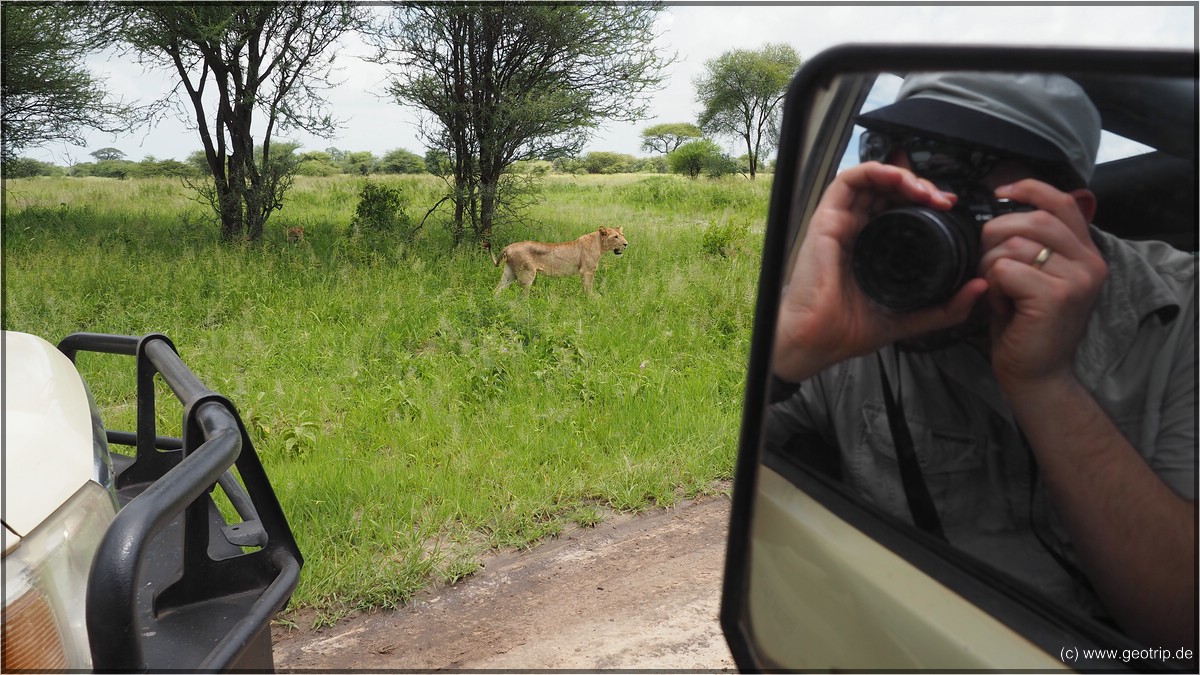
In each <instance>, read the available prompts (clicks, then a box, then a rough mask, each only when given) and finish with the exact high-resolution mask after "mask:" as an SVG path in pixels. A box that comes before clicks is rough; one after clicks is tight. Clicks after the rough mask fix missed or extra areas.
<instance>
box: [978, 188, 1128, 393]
mask: <svg viewBox="0 0 1200 675" xmlns="http://www.w3.org/2000/svg"><path fill="white" fill-rule="evenodd" d="M996 196H997V197H999V198H1007V199H1013V200H1015V201H1018V202H1021V203H1024V204H1029V205H1031V206H1034V207H1036V208H1037V209H1039V210H1037V211H1031V212H1025V213H1013V214H1007V215H1004V216H1001V217H998V218H995V219H993V220H991V221H989V222H988V223H986V224H985V225H984V227H983V233H982V237H981V243H982V249H983V251H984V253H983V256H982V258H981V261H980V265H979V274H980V276H981V277H983V278H984V279H986V280H987V283H988V294H987V297H988V301H989V304H990V307H991V314H992V316H991V321H990V325H991V330H992V336H991V337H992V351H991V355H992V367H993V368H994V369H995V372H996V377H997V379H998V380H999V381H1000V384H1001V385H1002V386H1003V387H1005V388H1006V390H1010V393H1012V391H1011V389H1014V388H1017V387H1024V386H1029V385H1036V384H1038V383H1039V382H1046V381H1048V380H1051V379H1060V380H1061V379H1062V378H1071V377H1073V376H1074V373H1073V370H1072V364H1073V362H1074V356H1075V349H1076V347H1077V346H1078V345H1079V343H1080V341H1081V340H1082V339H1083V335H1084V332H1085V330H1086V329H1087V323H1088V317H1089V316H1090V315H1091V312H1092V306H1093V305H1094V304H1095V300H1096V296H1097V295H1099V293H1100V289H1101V288H1102V287H1103V286H1104V280H1105V279H1106V278H1107V276H1108V267H1107V265H1106V264H1105V262H1104V258H1103V257H1102V256H1101V255H1100V251H1099V250H1098V249H1097V248H1096V245H1095V243H1093V242H1092V239H1091V236H1090V234H1089V233H1088V223H1089V222H1090V219H1091V215H1092V211H1093V210H1094V203H1095V202H1094V197H1092V195H1091V193H1090V192H1087V191H1086V190H1079V191H1076V192H1073V193H1063V192H1060V191H1058V190H1056V189H1055V188H1053V187H1051V186H1049V185H1046V184H1045V183H1041V182H1038V181H1035V180H1022V181H1018V182H1016V183H1013V184H1011V185H1006V186H1002V187H1000V188H998V189H997V190H996ZM1043 251H1046V252H1045V253H1044V252H1043ZM1039 254H1040V255H1042V257H1043V258H1044V260H1042V261H1039V259H1038V256H1039ZM1047 254H1048V256H1049V257H1046V255H1047Z"/></svg>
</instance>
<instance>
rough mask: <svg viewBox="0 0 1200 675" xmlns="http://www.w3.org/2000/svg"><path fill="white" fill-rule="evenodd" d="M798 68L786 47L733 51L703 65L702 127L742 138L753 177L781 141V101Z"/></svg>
mask: <svg viewBox="0 0 1200 675" xmlns="http://www.w3.org/2000/svg"><path fill="white" fill-rule="evenodd" d="M799 68H800V55H799V54H798V53H797V52H796V50H795V49H793V48H792V47H791V46H789V45H786V44H768V45H766V46H765V47H763V48H762V49H759V50H746V49H735V50H733V51H728V52H725V53H724V54H722V55H721V56H719V57H717V58H715V59H710V60H709V61H707V62H706V63H705V73H704V74H703V75H701V76H699V77H698V78H696V80H695V82H694V84H695V85H696V102H697V103H699V104H700V105H701V107H702V111H701V113H700V119H699V122H700V127H701V128H703V129H704V130H705V131H707V132H709V133H711V134H721V135H730V136H736V137H739V138H741V139H742V140H743V141H744V142H745V144H746V155H747V157H748V158H749V160H750V178H751V179H752V180H753V179H754V176H755V174H756V173H757V171H758V166H759V163H760V158H761V157H762V153H763V152H767V151H769V150H770V149H771V148H772V147H774V145H775V143H777V142H778V138H779V124H780V117H781V115H782V113H783V106H782V102H783V97H784V94H785V93H787V86H788V82H790V81H791V79H792V76H793V75H795V74H796V71H797V70H798V69H799Z"/></svg>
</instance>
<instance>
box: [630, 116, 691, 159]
mask: <svg viewBox="0 0 1200 675" xmlns="http://www.w3.org/2000/svg"><path fill="white" fill-rule="evenodd" d="M703 136H704V132H703V131H701V129H700V127H698V126H696V125H695V124H692V123H690V122H673V123H670V124H655V125H654V126H650V127H646V128H645V129H643V130H642V149H643V150H649V151H651V152H661V153H662V154H664V155H668V154H670V153H672V152H674V151H675V150H677V149H679V146H681V145H683V144H684V143H687V142H688V141H693V140H696V139H697V138H702V137H703Z"/></svg>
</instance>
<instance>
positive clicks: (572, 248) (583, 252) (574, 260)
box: [488, 227, 629, 295]
mask: <svg viewBox="0 0 1200 675" xmlns="http://www.w3.org/2000/svg"><path fill="white" fill-rule="evenodd" d="M621 229H622V228H620V227H618V228H617V229H615V230H613V229H609V228H607V227H602V228H600V229H599V230H596V231H595V232H588V233H587V234H585V235H583V236H582V237H580V238H578V239H576V240H575V241H566V242H561V243H554V244H545V243H542V242H540V241H519V242H516V243H515V244H509V245H508V246H505V247H504V248H503V249H501V251H500V257H498V258H497V257H496V254H495V253H492V262H493V263H495V264H496V267H499V266H500V263H502V262H503V263H504V276H502V277H500V284H499V285H497V286H496V293H499V292H500V291H503V290H504V289H506V288H508V287H509V286H510V285H512V282H513V281H519V282H520V283H521V287H522V291H523V292H524V293H528V292H529V287H530V286H532V285H533V278H534V277H536V276H537V273H538V272H541V273H542V274H545V275H547V276H551V277H566V276H571V275H573V274H578V275H580V276H582V277H583V292H584V293H587V294H589V295H590V294H591V292H592V279H593V278H594V277H595V276H596V268H597V267H598V266H599V265H600V256H601V255H603V254H604V252H605V251H612V252H613V254H615V255H621V254H622V253H624V252H625V247H626V246H628V245H629V242H627V241H625V235H624V234H623V233H622V232H621ZM488 251H489V252H490V251H491V248H490V247H489V248H488Z"/></svg>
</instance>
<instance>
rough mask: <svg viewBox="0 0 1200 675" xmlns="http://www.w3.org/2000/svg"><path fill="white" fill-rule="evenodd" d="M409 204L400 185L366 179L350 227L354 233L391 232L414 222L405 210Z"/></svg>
mask: <svg viewBox="0 0 1200 675" xmlns="http://www.w3.org/2000/svg"><path fill="white" fill-rule="evenodd" d="M407 206H408V197H406V196H405V195H404V192H403V191H401V190H400V188H399V187H391V186H388V185H382V184H380V183H375V182H373V181H366V182H365V183H363V186H362V189H361V190H359V193H358V205H357V206H355V207H354V216H353V217H351V219H350V229H351V231H352V232H354V233H361V232H364V231H370V232H391V231H393V230H396V229H399V228H402V227H407V226H409V225H411V224H412V220H411V219H410V218H409V217H408V214H407V213H406V212H405V210H404V209H405V207H407Z"/></svg>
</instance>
